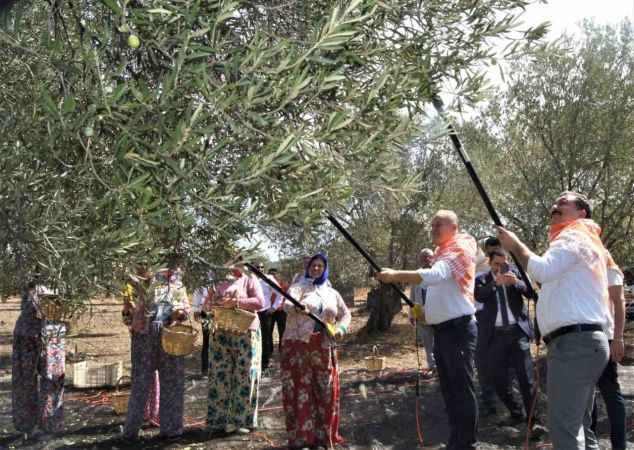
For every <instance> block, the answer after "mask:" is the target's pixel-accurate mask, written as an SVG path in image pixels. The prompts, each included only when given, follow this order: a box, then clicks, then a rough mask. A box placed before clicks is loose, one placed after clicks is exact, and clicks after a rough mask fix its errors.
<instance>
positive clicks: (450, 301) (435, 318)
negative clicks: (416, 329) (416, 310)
mask: <svg viewBox="0 0 634 450" xmlns="http://www.w3.org/2000/svg"><path fill="white" fill-rule="evenodd" d="M418 273H419V274H420V276H421V278H422V279H423V282H422V283H421V284H422V285H423V286H424V287H426V288H427V296H426V297H427V298H426V300H425V320H426V322H427V323H428V324H429V325H436V324H439V323H442V322H446V321H447V320H451V319H456V318H458V317H462V316H468V315H471V314H474V313H475V311H476V310H475V306H474V305H473V302H472V301H471V300H470V299H468V298H467V297H466V296H465V295H464V294H463V293H462V292H461V290H460V288H459V286H458V283H456V281H455V280H454V279H453V277H452V276H451V268H450V267H449V264H447V263H446V262H445V261H437V262H435V263H434V264H433V265H432V266H431V267H430V268H429V269H419V270H418Z"/></svg>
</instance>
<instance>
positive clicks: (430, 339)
mask: <svg viewBox="0 0 634 450" xmlns="http://www.w3.org/2000/svg"><path fill="white" fill-rule="evenodd" d="M433 258H434V252H433V251H432V250H431V249H428V248H424V249H422V250H421V251H420V252H419V253H418V262H419V263H420V266H421V267H422V268H425V269H427V268H429V267H431V262H432V260H433ZM426 298H427V288H426V287H425V286H424V285H423V283H420V284H414V285H412V302H414V303H415V304H417V305H421V306H422V307H423V308H424V307H425V300H426ZM409 320H410V323H411V324H412V325H413V326H415V327H416V341H417V342H416V345H421V344H422V345H423V348H424V349H425V356H426V358H427V367H428V371H427V373H426V376H427V377H431V376H433V375H435V373H436V361H435V360H434V329H433V328H432V327H431V326H429V325H427V324H426V323H425V321H421V320H416V318H415V317H414V314H412V311H411V309H410V313H409Z"/></svg>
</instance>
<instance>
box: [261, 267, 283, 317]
mask: <svg viewBox="0 0 634 450" xmlns="http://www.w3.org/2000/svg"><path fill="white" fill-rule="evenodd" d="M266 277H267V278H268V279H269V280H271V281H272V282H273V283H275V284H277V285H278V286H279V285H280V283H279V281H277V280H276V279H275V277H274V276H273V275H267V276H266ZM260 286H262V293H263V294H264V305H263V306H262V309H261V310H260V311H268V310H269V309H277V308H278V307H279V306H280V305H281V304H282V299H281V297H282V296H281V295H280V294H278V293H277V291H275V290H274V289H272V288H271V286H269V285H268V284H266V283H265V282H264V281H261V280H260ZM273 296H275V300H274V301H273V302H271V297H273Z"/></svg>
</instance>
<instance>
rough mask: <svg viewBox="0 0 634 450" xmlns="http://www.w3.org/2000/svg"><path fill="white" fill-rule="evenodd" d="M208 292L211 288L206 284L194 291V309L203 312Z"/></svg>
mask: <svg viewBox="0 0 634 450" xmlns="http://www.w3.org/2000/svg"><path fill="white" fill-rule="evenodd" d="M208 293H209V288H207V287H206V286H201V287H199V288H197V289H196V290H195V291H194V295H193V301H192V310H193V311H194V312H201V311H202V310H203V303H205V298H207V294H208Z"/></svg>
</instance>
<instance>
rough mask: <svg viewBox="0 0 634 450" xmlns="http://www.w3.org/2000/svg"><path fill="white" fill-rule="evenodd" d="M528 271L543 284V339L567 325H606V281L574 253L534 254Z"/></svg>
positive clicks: (540, 317)
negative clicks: (598, 277)
mask: <svg viewBox="0 0 634 450" xmlns="http://www.w3.org/2000/svg"><path fill="white" fill-rule="evenodd" d="M527 271H528V274H529V275H530V276H531V278H533V279H534V280H535V281H537V282H538V283H541V285H542V289H541V291H540V293H539V301H538V302H537V323H538V324H539V329H540V330H541V332H542V334H543V335H544V336H546V335H548V334H549V333H552V332H553V331H555V330H556V329H557V328H561V327H565V326H567V325H575V324H597V325H602V326H606V325H607V321H608V316H609V312H608V308H607V304H606V302H605V296H606V295H607V290H608V284H607V279H604V280H597V278H596V276H595V275H594V273H593V271H592V269H591V268H590V267H589V266H588V264H587V263H586V262H585V261H583V260H582V259H581V258H579V257H578V255H577V254H576V253H575V252H573V251H570V250H568V249H564V248H551V249H549V250H548V251H546V253H544V256H537V255H531V257H530V258H529V260H528V267H527Z"/></svg>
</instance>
